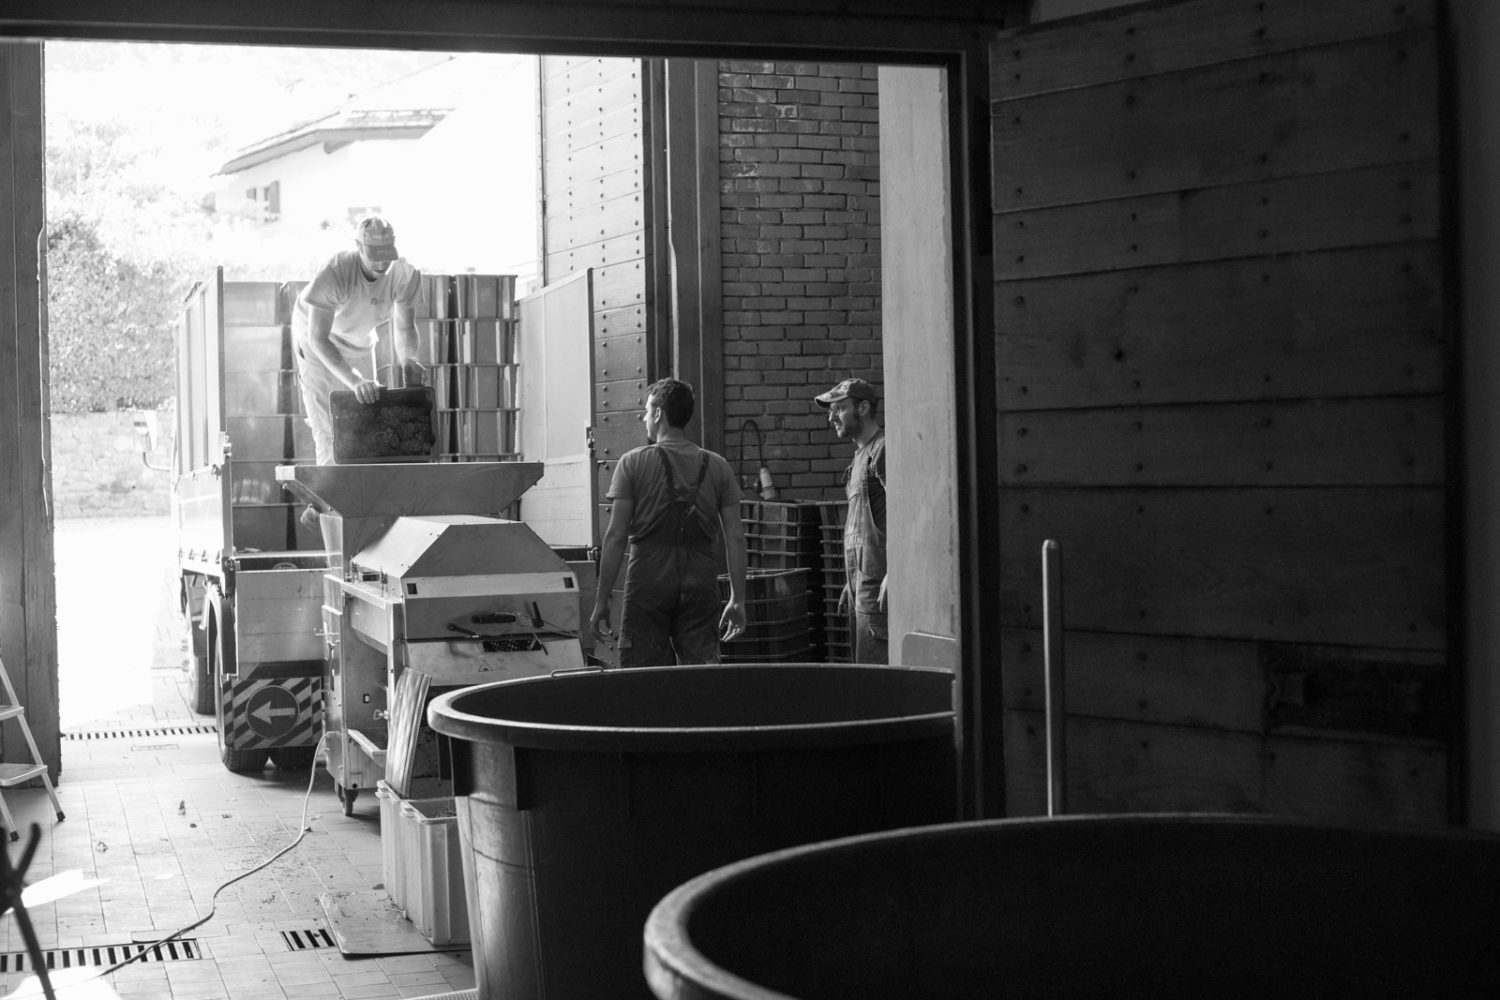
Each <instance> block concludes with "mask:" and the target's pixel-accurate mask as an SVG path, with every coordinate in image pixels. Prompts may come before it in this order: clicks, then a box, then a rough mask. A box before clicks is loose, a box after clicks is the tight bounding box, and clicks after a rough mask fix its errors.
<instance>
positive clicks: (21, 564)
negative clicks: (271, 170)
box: [0, 43, 61, 777]
mask: <svg viewBox="0 0 1500 1000" xmlns="http://www.w3.org/2000/svg"><path fill="white" fill-rule="evenodd" d="M42 66H43V62H42V46H41V45H40V44H38V43H32V44H25V43H20V44H6V45H0V151H3V152H0V219H5V220H7V223H8V224H10V225H13V226H14V231H15V233H16V234H17V236H18V237H19V238H16V239H10V238H6V239H0V379H4V380H5V381H4V390H3V391H0V400H3V402H0V407H3V408H4V410H3V412H4V414H5V417H4V419H0V658H3V659H4V661H5V666H6V670H7V672H8V673H9V675H10V679H11V683H12V684H13V685H14V687H15V690H16V697H17V698H18V699H19V700H20V703H21V704H22V705H24V706H26V718H27V720H28V722H29V724H30V726H31V731H32V734H33V736H34V738H35V739H36V743H37V747H38V749H39V750H40V752H41V759H42V760H43V761H44V762H46V764H47V765H48V767H49V769H50V771H51V773H52V776H53V777H56V776H57V774H58V771H59V769H60V767H61V736H60V732H59V713H58V701H57V697H58V683H57V587H56V583H55V580H54V558H53V545H52V513H51V504H50V498H49V493H50V491H51V483H50V482H49V481H47V478H46V476H45V475H39V474H38V473H39V471H40V470H45V469H46V468H47V467H48V464H49V462H50V456H49V454H48V451H49V447H50V445H49V433H50V428H49V423H48V405H47V389H46V384H45V380H44V379H39V378H37V377H36V375H35V373H36V372H39V371H40V372H45V371H46V370H47V339H46V325H45V324H46V321H45V312H46V308H45V302H44V299H43V295H44V294H45V288H46V285H45V277H44V276H43V275H42V273H41V267H42V263H41V261H40V259H39V246H40V244H41V242H42V241H41V234H42V231H43V228H44V225H45V217H44V206H43V204H42V201H41V199H40V198H38V197H37V193H38V192H40V191H41V190H42V189H43V187H44V169H45V160H46V156H45V144H44V129H43V121H42V107H43V101H42ZM39 278H40V280H39ZM0 758H3V759H4V760H6V761H12V762H14V761H23V760H30V759H31V757H30V749H29V748H28V747H27V746H26V743H25V740H24V739H22V736H21V733H20V731H19V728H18V727H17V726H15V725H13V724H8V725H6V726H5V727H4V728H3V731H0Z"/></svg>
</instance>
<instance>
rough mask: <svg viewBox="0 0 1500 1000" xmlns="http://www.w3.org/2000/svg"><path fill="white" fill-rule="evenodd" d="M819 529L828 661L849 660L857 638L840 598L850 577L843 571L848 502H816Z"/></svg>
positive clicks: (821, 588)
mask: <svg viewBox="0 0 1500 1000" xmlns="http://www.w3.org/2000/svg"><path fill="white" fill-rule="evenodd" d="M817 508H818V530H819V531H820V532H821V533H822V538H823V544H822V556H823V570H822V580H821V586H820V588H819V589H820V590H821V591H822V596H823V603H822V606H821V609H820V610H821V611H822V618H823V650H824V658H825V660H826V662H828V663H849V662H852V661H853V659H854V637H853V636H852V635H851V634H850V631H849V616H848V615H847V614H840V613H839V597H840V595H841V594H843V592H844V586H845V585H846V584H847V583H848V580H849V576H848V574H847V573H845V572H844V519H845V517H847V516H848V513H849V501H847V500H828V501H824V502H821V503H819V504H817Z"/></svg>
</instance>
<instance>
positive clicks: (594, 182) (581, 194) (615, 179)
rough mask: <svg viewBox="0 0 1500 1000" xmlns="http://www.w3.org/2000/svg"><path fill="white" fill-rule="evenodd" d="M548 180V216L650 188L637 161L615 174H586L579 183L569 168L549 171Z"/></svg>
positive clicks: (576, 209)
mask: <svg viewBox="0 0 1500 1000" xmlns="http://www.w3.org/2000/svg"><path fill="white" fill-rule="evenodd" d="M547 182H548V185H547V204H546V206H545V207H546V215H547V217H548V218H552V217H554V216H559V215H566V214H567V213H569V212H576V211H579V210H581V209H585V208H595V207H598V206H599V205H600V204H603V203H605V202H608V201H613V200H615V199H617V198H623V197H628V196H630V195H639V194H640V193H641V192H642V191H644V190H645V188H646V177H645V175H644V174H643V173H642V172H641V169H640V167H639V166H636V165H634V164H630V165H627V166H626V167H625V169H623V170H616V171H614V172H613V173H608V174H600V175H598V176H594V177H585V178H583V179H582V180H580V181H578V182H577V183H572V178H571V176H570V175H569V174H568V173H567V172H566V171H565V170H562V169H556V170H549V172H548V177H547Z"/></svg>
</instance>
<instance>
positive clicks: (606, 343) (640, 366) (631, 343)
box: [594, 307, 647, 382]
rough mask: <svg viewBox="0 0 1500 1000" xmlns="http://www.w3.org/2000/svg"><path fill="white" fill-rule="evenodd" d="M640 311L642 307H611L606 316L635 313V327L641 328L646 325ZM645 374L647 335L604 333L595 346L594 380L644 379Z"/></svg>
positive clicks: (637, 333)
mask: <svg viewBox="0 0 1500 1000" xmlns="http://www.w3.org/2000/svg"><path fill="white" fill-rule="evenodd" d="M641 312H642V310H641V309H640V308H639V307H636V308H634V309H626V310H612V311H611V312H610V313H608V314H607V315H609V316H611V317H616V318H618V317H619V316H620V314H621V313H625V314H627V315H633V316H635V317H636V320H635V327H636V329H637V330H640V329H644V326H645V321H644V318H643V317H642V316H641ZM622 325H623V324H622ZM646 374H647V372H646V338H645V337H644V336H643V335H642V334H641V333H639V332H636V333H628V334H624V335H621V336H603V337H600V338H599V340H598V342H597V343H596V344H595V345H594V380H595V381H596V382H613V381H617V380H619V379H644V378H645V377H646Z"/></svg>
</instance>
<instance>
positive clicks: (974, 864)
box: [645, 816, 1500, 1000]
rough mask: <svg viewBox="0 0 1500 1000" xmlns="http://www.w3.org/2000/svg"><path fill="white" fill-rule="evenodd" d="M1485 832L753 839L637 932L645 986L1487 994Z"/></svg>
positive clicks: (1494, 982) (1133, 829)
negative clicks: (764, 848)
mask: <svg viewBox="0 0 1500 1000" xmlns="http://www.w3.org/2000/svg"><path fill="white" fill-rule="evenodd" d="M1497 933H1500V837H1495V836H1493V835H1488V834H1478V833H1468V832H1463V831H1452V830H1448V831H1444V830H1414V829H1349V828H1341V827H1329V826H1321V825H1313V824H1310V823H1301V822H1296V821H1290V820H1269V819H1256V818H1250V817H1230V816H1116V817H1076V818H1075V817H1069V818H1061V819H1051V820H1046V819H1044V820H1002V821H992V822H976V823H957V824H951V825H943V826H929V827H926V828H923V829H915V830H901V831H894V832H887V833H883V834H876V835H871V836H865V837H855V838H849V839H845V840H841V841H835V842H832V843H825V844H815V845H808V846H803V847H798V848H793V849H790V850H787V851H782V852H778V853H772V854H768V855H766V856H763V857H759V858H752V859H748V860H745V861H741V862H738V863H735V864H732V865H729V866H727V867H725V868H722V869H720V870H717V871H714V872H710V873H707V874H705V875H702V876H700V877H698V878H697V879H694V880H692V881H690V882H688V883H686V884H685V885H683V886H680V887H678V888H677V889H676V890H674V891H673V892H672V893H670V894H669V895H668V896H667V897H666V898H664V899H663V900H662V901H661V903H660V904H659V905H658V906H657V907H656V908H655V909H654V910H653V911H652V914H651V917H650V920H649V921H648V923H647V925H646V944H645V947H646V955H645V963H646V972H647V977H648V979H649V981H650V983H651V986H652V989H653V990H654V991H655V993H656V995H657V996H658V997H660V998H662V1000H710V998H712V1000H772V998H776V1000H787V998H801V1000H836V998H849V1000H853V998H859V1000H916V998H944V1000H970V998H973V1000H978V998H981V997H982V998H990V997H1017V998H1035V997H1100V996H1110V997H1116V996H1130V997H1190V996H1191V997H1256V998H1261V997H1326V996H1351V997H1353V996H1357V997H1402V998H1409V997H1461V996H1462V997H1469V996H1474V997H1478V996H1500V945H1497V941H1500V939H1497Z"/></svg>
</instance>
